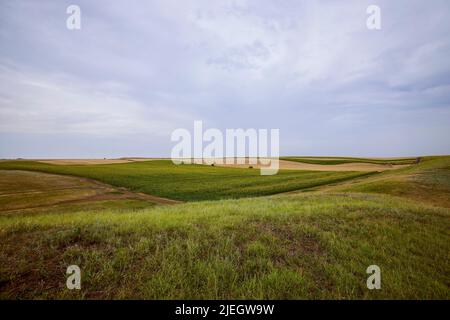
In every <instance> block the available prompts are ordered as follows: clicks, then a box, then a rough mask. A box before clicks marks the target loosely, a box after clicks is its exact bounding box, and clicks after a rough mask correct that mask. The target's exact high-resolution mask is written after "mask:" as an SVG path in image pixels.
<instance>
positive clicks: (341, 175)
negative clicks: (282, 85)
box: [0, 160, 371, 201]
mask: <svg viewBox="0 0 450 320" xmlns="http://www.w3.org/2000/svg"><path fill="white" fill-rule="evenodd" d="M2 169H3V170H30V171H40V172H47V173H56V174H65V175H74V176H80V177H86V178H92V179H96V180H99V181H102V182H105V183H108V184H111V185H113V186H118V187H125V188H127V189H129V190H132V191H136V192H144V193H148V194H151V195H155V196H160V197H166V198H170V199H175V200H183V201H200V200H220V199H230V198H234V199H235V198H243V197H254V196H264V195H272V194H276V193H281V192H288V191H293V190H300V189H308V188H312V187H317V186H321V185H326V184H330V183H337V182H342V181H346V180H349V179H353V178H356V177H362V176H366V175H370V174H371V173H367V172H333V171H295V170H285V171H282V170H281V171H280V172H279V173H278V174H277V175H273V176H261V175H260V172H259V170H257V169H238V168H223V167H210V166H204V165H187V164H185V165H178V166H176V165H174V164H173V163H172V162H171V161H169V160H154V161H145V162H134V163H123V164H107V165H51V164H45V163H40V162H36V161H0V170H2Z"/></svg>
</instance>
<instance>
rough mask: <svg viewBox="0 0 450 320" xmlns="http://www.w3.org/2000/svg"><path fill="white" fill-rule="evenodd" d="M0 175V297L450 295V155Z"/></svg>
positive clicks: (18, 169)
mask: <svg viewBox="0 0 450 320" xmlns="http://www.w3.org/2000/svg"><path fill="white" fill-rule="evenodd" d="M342 160H348V161H352V159H351V158H344V159H342ZM373 160H375V162H376V161H379V159H373ZM410 160H411V159H410ZM368 161H370V160H368ZM399 161H406V160H404V159H402V160H399ZM408 161H409V160H408ZM411 161H412V160H411ZM334 165H339V164H334ZM343 165H345V164H343ZM323 166H326V164H323ZM0 181H1V182H0V244H1V248H2V249H1V251H0V298H2V299H11V298H23V299H37V298H42V299H48V298H57V299H60V298H69V299H107V298H115V299H119V298H144V299H164V298H166V299H241V298H247V299H284V298H286V299H379V298H394V299H401V298H405V299H448V298H450V290H449V286H450V281H449V279H450V274H449V270H450V262H449V261H450V260H449V258H450V257H449V252H450V246H449V242H448V239H449V236H450V231H449V230H450V209H449V208H450V203H449V199H450V183H449V181H450V157H423V158H422V159H421V161H420V163H410V164H409V165H408V166H405V167H400V168H399V169H395V170H390V171H384V172H344V171H302V170H300V171H295V170H286V171H284V170H281V171H280V172H279V174H278V175H276V176H260V175H259V171H258V170H255V169H248V168H247V169H243V168H219V167H211V166H202V165H180V166H174V165H173V164H171V162H170V161H166V160H153V161H140V162H132V163H123V164H122V163H121V164H119V163H117V164H116V163H113V164H87V165H51V164H45V163H41V162H37V161H25V160H18V161H1V162H0ZM153 197H155V198H153ZM164 199H169V200H177V201H178V202H179V203H166V202H164ZM181 202H184V203H181ZM168 204H172V205H168ZM71 264H77V265H79V266H80V267H81V269H82V272H83V273H82V275H83V278H82V289H81V290H79V291H78V290H75V291H70V290H67V288H66V287H65V269H66V268H67V266H68V265H71ZM372 264H376V265H379V266H380V268H381V270H382V288H381V289H380V290H368V289H367V287H366V279H367V274H366V268H367V266H369V265H372Z"/></svg>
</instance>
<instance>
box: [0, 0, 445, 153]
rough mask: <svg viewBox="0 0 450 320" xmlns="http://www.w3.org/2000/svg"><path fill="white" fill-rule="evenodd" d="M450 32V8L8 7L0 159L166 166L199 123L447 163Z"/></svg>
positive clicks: (0, 78)
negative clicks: (372, 11) (75, 20)
mask: <svg viewBox="0 0 450 320" xmlns="http://www.w3.org/2000/svg"><path fill="white" fill-rule="evenodd" d="M72 4H74V5H78V6H79V7H80V9H81V29H79V30H69V29H68V28H67V27H66V20H67V18H68V17H69V14H67V13H66V9H67V7H68V6H69V5H72ZM369 5H377V6H379V7H380V9H381V29H380V30H369V29H368V28H367V26H366V20H367V19H368V17H369V15H368V14H367V12H366V9H367V7H368V6H369ZM449 32H450V2H449V1H448V0H442V1H441V0H430V1H416V0H396V1H392V0H390V1H384V0H371V1H365V0H346V1H331V0H319V1H299V0H295V1H290V0H282V1H265V0H255V1H219V0H217V1H210V0H209V1H208V0H198V1H189V0H185V1H172V0H162V1H154V0H149V1H144V0H142V1H134V0H126V1H125V0H117V1H106V0H96V1H81V0H71V1H63V0H58V1H57V0H53V1H47V0H41V1H33V0H29V1H25V0H2V1H0V158H18V157H21V158H104V157H107V158H109V157H125V156H142V157H144V156H153V157H166V156H169V155H170V152H171V149H172V147H173V146H174V145H175V143H174V142H171V140H170V136H171V133H172V132H173V131H174V130H175V129H177V128H186V129H188V130H190V131H192V130H193V123H194V121H195V120H201V121H203V126H204V127H205V129H207V128H218V129H220V130H225V129H227V128H231V129H233V128H244V129H248V128H255V129H279V130H280V153H281V154H282V155H318V156H320V155H322V156H325V155H334V156H416V155H437V154H450V139H449V137H450V58H449V57H450V36H449Z"/></svg>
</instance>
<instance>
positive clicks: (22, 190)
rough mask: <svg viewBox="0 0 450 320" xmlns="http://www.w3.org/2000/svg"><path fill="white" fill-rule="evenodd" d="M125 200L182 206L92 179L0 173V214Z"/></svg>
mask: <svg viewBox="0 0 450 320" xmlns="http://www.w3.org/2000/svg"><path fill="white" fill-rule="evenodd" d="M124 199H135V200H144V201H148V202H151V203H155V204H177V203H181V201H176V200H172V199H166V198H161V197H157V196H152V195H148V194H144V193H138V192H131V191H129V190H127V189H125V188H117V187H113V186H110V185H108V184H105V183H102V182H99V181H96V180H91V179H85V178H80V177H72V176H62V175H55V174H48V173H40V172H31V171H20V170H0V207H1V209H0V212H13V211H15V210H21V209H33V208H38V207H49V206H54V205H60V204H69V203H79V202H93V201H104V200H124Z"/></svg>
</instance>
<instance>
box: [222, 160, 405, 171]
mask: <svg viewBox="0 0 450 320" xmlns="http://www.w3.org/2000/svg"><path fill="white" fill-rule="evenodd" d="M216 165H217V166H224V167H237V168H248V167H249V164H248V163H246V164H216ZM251 166H253V167H254V168H258V169H259V168H261V165H260V164H252V165H251ZM407 166H409V165H389V164H388V165H385V164H373V163H358V162H355V163H343V164H334V165H323V164H310V163H301V162H295V161H287V160H279V168H280V169H282V170H311V171H385V170H394V169H399V168H403V167H407Z"/></svg>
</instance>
